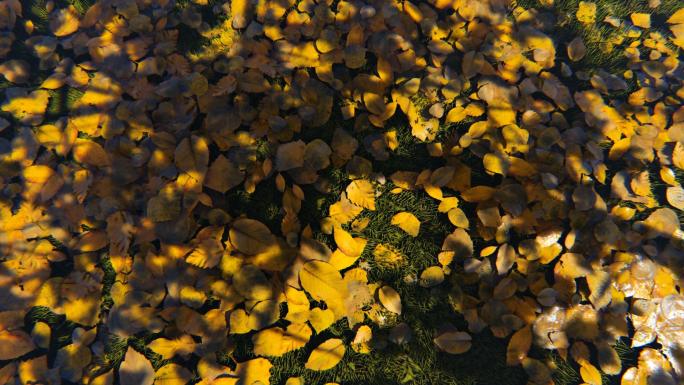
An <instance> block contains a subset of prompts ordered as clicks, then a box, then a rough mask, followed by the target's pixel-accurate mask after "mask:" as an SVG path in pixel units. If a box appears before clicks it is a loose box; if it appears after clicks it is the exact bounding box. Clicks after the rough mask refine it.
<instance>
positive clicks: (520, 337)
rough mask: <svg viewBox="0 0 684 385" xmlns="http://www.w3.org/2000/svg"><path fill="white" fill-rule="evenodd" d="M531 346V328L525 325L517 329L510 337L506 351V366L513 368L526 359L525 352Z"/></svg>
mask: <svg viewBox="0 0 684 385" xmlns="http://www.w3.org/2000/svg"><path fill="white" fill-rule="evenodd" d="M531 346H532V327H531V326H530V325H527V326H525V327H523V328H522V329H519V330H518V331H516V332H515V333H513V335H512V336H511V340H510V341H509V342H508V348H507V349H506V365H508V366H514V365H518V364H519V363H521V362H522V360H524V359H525V357H527V352H528V351H529V350H530V347H531Z"/></svg>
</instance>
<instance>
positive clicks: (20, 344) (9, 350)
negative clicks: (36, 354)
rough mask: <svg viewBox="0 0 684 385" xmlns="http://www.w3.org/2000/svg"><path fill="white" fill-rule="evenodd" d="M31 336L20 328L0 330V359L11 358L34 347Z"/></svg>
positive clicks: (21, 354) (19, 355)
mask: <svg viewBox="0 0 684 385" xmlns="http://www.w3.org/2000/svg"><path fill="white" fill-rule="evenodd" d="M35 348H36V346H35V345H34V344H33V341H32V340H31V337H30V336H29V335H28V334H26V333H25V332H23V331H21V330H12V331H10V330H2V331H0V360H12V359H15V358H18V357H21V356H23V355H24V354H26V353H28V352H30V351H32V350H33V349H35Z"/></svg>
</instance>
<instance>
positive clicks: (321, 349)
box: [304, 338, 345, 370]
mask: <svg viewBox="0 0 684 385" xmlns="http://www.w3.org/2000/svg"><path fill="white" fill-rule="evenodd" d="M344 353H345V347H344V341H342V340H341V339H338V338H331V339H329V340H327V341H325V342H323V343H322V344H320V345H318V346H317V347H316V348H315V349H314V350H313V351H312V352H311V355H310V356H309V359H308V360H307V361H306V364H305V365H304V367H305V368H307V369H310V370H328V369H332V368H334V367H335V365H337V364H338V363H339V362H340V361H341V360H342V357H344Z"/></svg>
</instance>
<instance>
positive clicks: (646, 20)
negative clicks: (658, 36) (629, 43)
mask: <svg viewBox="0 0 684 385" xmlns="http://www.w3.org/2000/svg"><path fill="white" fill-rule="evenodd" d="M629 17H630V19H632V24H634V25H635V26H636V27H639V28H643V29H649V28H651V15H650V14H648V13H638V12H635V13H632V14H631V15H629Z"/></svg>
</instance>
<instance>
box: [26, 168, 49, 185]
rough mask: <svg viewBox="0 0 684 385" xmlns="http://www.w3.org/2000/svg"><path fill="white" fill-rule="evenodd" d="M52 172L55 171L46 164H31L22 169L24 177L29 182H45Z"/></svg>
mask: <svg viewBox="0 0 684 385" xmlns="http://www.w3.org/2000/svg"><path fill="white" fill-rule="evenodd" d="M54 173H55V171H54V170H53V169H52V168H50V167H48V166H43V165H33V166H29V167H26V168H25V169H24V178H25V179H26V181H27V182H31V183H45V182H47V181H48V179H50V177H51V176H52V175H53V174H54Z"/></svg>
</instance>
